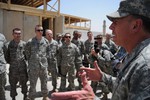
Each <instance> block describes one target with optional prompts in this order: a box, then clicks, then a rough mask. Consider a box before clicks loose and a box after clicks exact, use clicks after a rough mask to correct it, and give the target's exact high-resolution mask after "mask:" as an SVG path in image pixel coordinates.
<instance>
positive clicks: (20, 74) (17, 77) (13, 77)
mask: <svg viewBox="0 0 150 100" xmlns="http://www.w3.org/2000/svg"><path fill="white" fill-rule="evenodd" d="M27 81H28V74H27V70H26V69H24V70H22V71H14V70H13V71H12V70H10V71H9V83H10V87H11V90H10V96H11V97H15V96H17V91H16V89H17V83H18V82H19V84H20V85H21V89H22V91H21V92H22V94H24V95H26V94H27V92H28V86H27Z"/></svg>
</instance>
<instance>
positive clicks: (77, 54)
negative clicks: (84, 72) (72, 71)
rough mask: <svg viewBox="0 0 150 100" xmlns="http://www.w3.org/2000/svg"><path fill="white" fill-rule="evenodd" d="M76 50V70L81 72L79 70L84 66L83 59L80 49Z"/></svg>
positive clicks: (76, 48)
mask: <svg viewBox="0 0 150 100" xmlns="http://www.w3.org/2000/svg"><path fill="white" fill-rule="evenodd" d="M75 50H76V54H75V66H76V69H77V70H79V68H80V67H82V66H83V65H82V58H81V54H80V51H79V48H78V47H75Z"/></svg>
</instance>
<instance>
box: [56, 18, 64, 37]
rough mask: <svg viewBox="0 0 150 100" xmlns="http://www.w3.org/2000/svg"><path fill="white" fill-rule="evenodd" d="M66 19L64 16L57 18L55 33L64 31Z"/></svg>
mask: <svg viewBox="0 0 150 100" xmlns="http://www.w3.org/2000/svg"><path fill="white" fill-rule="evenodd" d="M64 20H65V19H64V16H58V17H56V18H55V25H54V26H55V27H54V30H55V31H54V32H55V34H57V33H63V32H64Z"/></svg>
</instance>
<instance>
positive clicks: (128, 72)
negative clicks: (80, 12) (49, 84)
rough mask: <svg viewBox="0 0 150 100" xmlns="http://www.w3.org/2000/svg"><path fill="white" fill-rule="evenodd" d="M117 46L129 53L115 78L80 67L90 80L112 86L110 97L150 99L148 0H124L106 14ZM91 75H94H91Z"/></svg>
mask: <svg viewBox="0 0 150 100" xmlns="http://www.w3.org/2000/svg"><path fill="white" fill-rule="evenodd" d="M107 17H108V19H110V20H111V21H112V24H111V25H110V29H111V30H112V32H113V34H114V36H113V40H114V42H115V43H116V44H117V45H120V46H122V47H124V48H125V49H126V51H127V52H128V55H127V56H126V58H125V59H124V61H123V62H122V64H121V66H120V71H119V73H118V75H117V77H113V76H111V75H108V74H106V73H104V72H102V71H101V70H100V69H99V68H98V66H97V65H96V66H95V67H96V68H95V69H87V68H83V69H82V70H84V71H86V72H87V74H88V77H89V79H92V80H97V81H103V82H105V83H106V84H108V85H109V86H110V87H111V88H112V99H111V100H150V0H123V1H121V2H120V7H119V9H118V10H117V11H116V12H114V13H112V14H110V15H107ZM93 76H94V77H93Z"/></svg>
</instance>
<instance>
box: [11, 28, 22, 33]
mask: <svg viewBox="0 0 150 100" xmlns="http://www.w3.org/2000/svg"><path fill="white" fill-rule="evenodd" d="M15 31H21V29H20V28H14V29H13V33H14V32H15Z"/></svg>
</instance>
